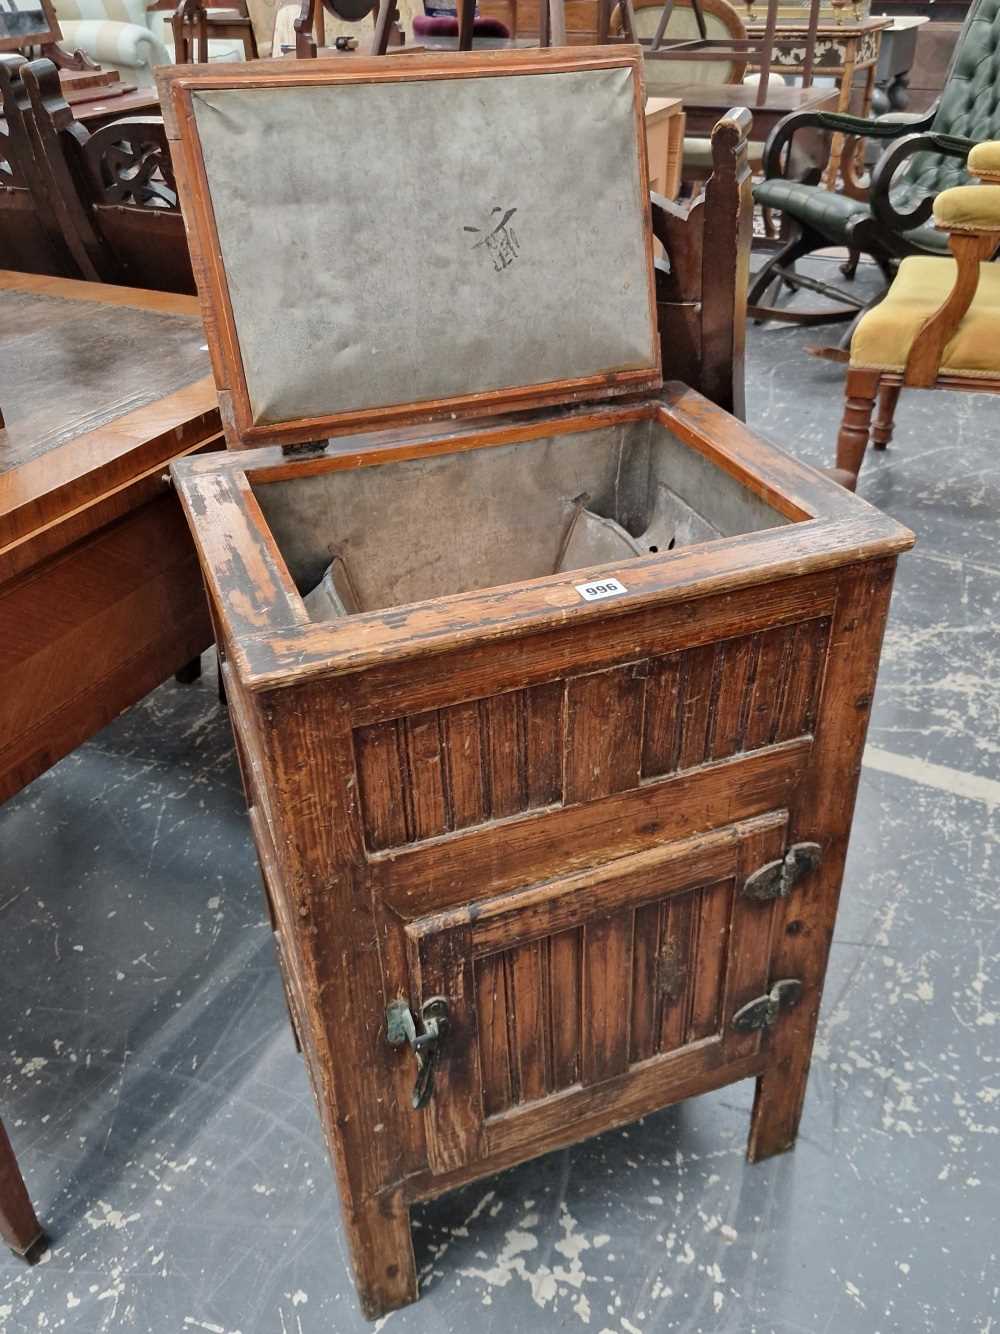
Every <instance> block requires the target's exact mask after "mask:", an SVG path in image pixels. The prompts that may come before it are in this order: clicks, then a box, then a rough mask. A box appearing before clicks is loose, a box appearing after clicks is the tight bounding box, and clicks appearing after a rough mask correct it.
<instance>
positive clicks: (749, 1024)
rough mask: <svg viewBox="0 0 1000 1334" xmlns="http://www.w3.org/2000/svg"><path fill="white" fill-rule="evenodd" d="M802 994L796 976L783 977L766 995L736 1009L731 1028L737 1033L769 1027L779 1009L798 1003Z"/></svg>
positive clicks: (788, 1007) (786, 1008) (785, 1008)
mask: <svg viewBox="0 0 1000 1334" xmlns="http://www.w3.org/2000/svg"><path fill="white" fill-rule="evenodd" d="M801 996H802V983H801V982H800V981H799V979H798V978H797V977H784V978H782V979H781V981H780V982H775V984H774V986H773V987H772V988H771V990H770V991H769V992H768V994H767V995H766V996H758V997H757V999H756V1000H752V1001H750V1003H749V1004H748V1005H744V1006H743V1008H742V1009H741V1010H737V1011H736V1013H735V1014H734V1015H733V1018H732V1025H733V1028H735V1029H736V1030H737V1032H739V1033H752V1032H753V1031H754V1029H757V1028H770V1027H771V1025H772V1024H773V1023H774V1021H775V1019H777V1017H778V1011H779V1010H790V1009H791V1008H792V1007H793V1006H795V1005H798V1003H799V1000H800V998H801Z"/></svg>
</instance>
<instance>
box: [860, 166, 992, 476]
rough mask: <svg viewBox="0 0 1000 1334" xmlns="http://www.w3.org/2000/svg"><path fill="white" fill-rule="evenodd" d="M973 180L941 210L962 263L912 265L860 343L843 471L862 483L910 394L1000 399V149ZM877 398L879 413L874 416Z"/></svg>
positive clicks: (930, 260)
mask: <svg viewBox="0 0 1000 1334" xmlns="http://www.w3.org/2000/svg"><path fill="white" fill-rule="evenodd" d="M967 166H968V171H969V173H970V174H971V175H972V176H977V177H979V178H980V179H981V180H982V181H986V182H990V183H989V184H985V185H979V186H975V185H964V186H955V187H953V188H952V189H950V190H945V191H943V192H942V193H941V194H939V195H938V197H937V198H936V199H935V201H934V221H935V223H936V224H937V227H938V228H939V230H941V231H942V232H946V233H947V234H948V245H949V248H950V250H951V253H952V256H953V258H951V259H944V258H940V259H939V258H936V257H933V256H925V255H912V256H910V257H908V258H907V259H904V260H903V262H902V263H901V264H900V266H899V272H898V273H897V275H896V277H895V279H894V280H893V282H892V285H891V286H890V288H889V290H888V292H887V293H886V296H885V298H884V300H883V301H881V302H880V303H879V304H878V305H876V306H873V307H872V309H871V310H869V311H868V312H867V313H866V314H865V315H864V316H863V317H862V319H861V320H860V321H859V323H858V325H857V327H856V329H855V330H854V335H853V337H852V339H851V360H850V369H849V370H848V373H847V386H846V391H845V403H844V416H843V420H842V422H841V426H840V433H839V435H838V436H837V466H838V467H839V468H843V469H846V470H847V471H848V472H851V473H853V474H855V476H856V475H857V473H858V471H859V469H860V468H861V463H862V461H863V459H864V455H865V450H866V448H867V447H868V440H869V437H871V440H872V443H873V445H874V446H875V448H876V449H885V447H886V445H887V444H888V443H889V441H890V440H891V438H892V425H893V414H894V412H895V408H896V401H897V399H898V398H899V394H900V390H901V389H902V388H903V386H911V387H913V388H917V389H965V390H969V391H971V392H973V393H993V394H996V393H1000V266H998V265H995V264H991V263H989V262H988V261H989V260H991V259H992V257H993V256H994V254H995V253H996V251H997V249H998V247H1000V142H991V143H984V144H979V145H977V146H976V147H975V148H973V149H972V151H971V152H970V154H969V157H968V164H967ZM876 399H878V413H877V414H876V418H875V423H874V425H872V413H873V411H874V408H875V401H876Z"/></svg>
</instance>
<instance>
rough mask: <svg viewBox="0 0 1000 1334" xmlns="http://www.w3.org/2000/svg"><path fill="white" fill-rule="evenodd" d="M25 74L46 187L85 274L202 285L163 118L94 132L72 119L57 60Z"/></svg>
mask: <svg viewBox="0 0 1000 1334" xmlns="http://www.w3.org/2000/svg"><path fill="white" fill-rule="evenodd" d="M22 79H23V82H24V86H25V88H26V90H27V94H28V98H29V100H30V104H31V124H32V131H33V134H34V137H35V141H36V145H37V152H38V156H39V160H40V162H41V164H42V167H43V169H44V171H45V173H46V177H47V186H48V193H49V196H50V198H51V200H52V202H53V206H54V208H55V210H56V213H57V217H58V220H59V224H60V226H61V229H62V233H63V236H64V238H65V241H66V245H67V247H68V249H69V250H70V252H71V253H72V255H73V256H74V258H75V259H76V261H77V264H78V265H79V266H80V269H81V272H83V274H84V276H85V277H88V278H91V279H93V280H95V281H99V282H113V283H123V284H125V285H126V286H130V287H145V288H150V289H152V290H153V291H160V292H185V293H194V291H195V290H196V289H195V283H194V275H193V274H192V272H191V258H190V255H189V253H188V246H187V237H186V235H185V232H184V221H183V218H182V217H181V212H180V206H179V204H178V202H177V191H176V188H175V186H174V177H173V169H172V167H171V163H170V152H169V149H168V147H167V140H166V135H165V133H164V129H163V121H162V120H161V119H159V118H158V117H153V116H135V117H128V118H125V119H122V120H119V121H113V122H112V123H111V124H110V125H104V126H102V127H101V128H100V129H99V130H96V131H95V132H94V133H93V134H90V133H89V132H88V131H87V130H86V129H85V128H84V126H82V125H80V124H79V122H78V121H76V120H75V119H74V117H73V111H72V108H71V107H70V106H69V105H68V104H67V102H66V99H65V98H64V97H63V94H62V89H61V87H60V83H59V74H58V71H57V70H56V68H55V66H54V65H53V64H52V62H51V61H49V60H34V61H31V62H30V63H29V64H27V65H25V66H24V68H23V70H22Z"/></svg>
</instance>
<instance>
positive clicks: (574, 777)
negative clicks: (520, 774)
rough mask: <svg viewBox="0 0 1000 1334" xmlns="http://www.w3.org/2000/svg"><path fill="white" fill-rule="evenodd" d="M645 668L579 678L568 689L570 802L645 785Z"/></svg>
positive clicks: (634, 666)
mask: <svg viewBox="0 0 1000 1334" xmlns="http://www.w3.org/2000/svg"><path fill="white" fill-rule="evenodd" d="M643 667H644V664H639V663H632V664H630V665H628V666H627V667H616V668H614V669H613V670H612V671H609V672H595V673H593V674H592V675H590V676H578V677H575V678H574V679H573V680H571V681H570V682H569V683H568V685H567V691H566V757H565V767H566V794H565V800H566V801H567V802H574V801H588V800H590V799H592V798H594V797H606V796H608V795H609V794H610V793H612V792H623V791H625V790H626V789H628V788H632V787H636V786H638V783H639V752H640V746H641V743H642V705H643V695H644V686H645V680H644V679H643V676H642V675H640V674H639V673H640V672H641V671H642V670H643Z"/></svg>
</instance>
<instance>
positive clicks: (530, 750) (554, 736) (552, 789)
mask: <svg viewBox="0 0 1000 1334" xmlns="http://www.w3.org/2000/svg"><path fill="white" fill-rule="evenodd" d="M524 696H525V703H524V733H525V745H526V748H527V789H528V791H527V804H528V806H529V807H534V806H549V805H551V804H552V803H553V802H557V801H561V800H562V792H563V772H562V769H563V735H564V730H565V728H564V721H563V718H564V701H565V696H566V683H565V682H564V681H547V682H546V683H545V684H544V685H540V686H532V687H531V688H530V689H528V690H526V691H525V692H524Z"/></svg>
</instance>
